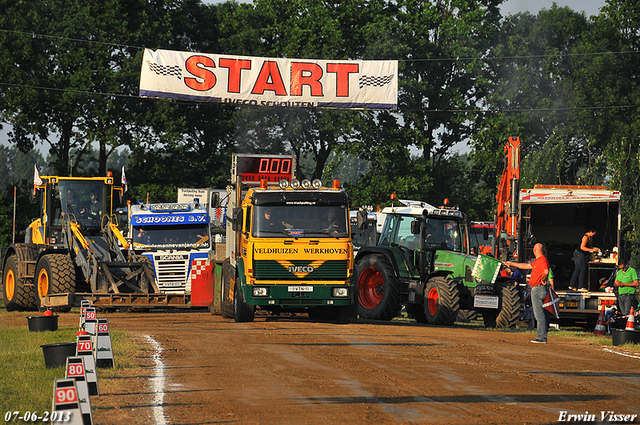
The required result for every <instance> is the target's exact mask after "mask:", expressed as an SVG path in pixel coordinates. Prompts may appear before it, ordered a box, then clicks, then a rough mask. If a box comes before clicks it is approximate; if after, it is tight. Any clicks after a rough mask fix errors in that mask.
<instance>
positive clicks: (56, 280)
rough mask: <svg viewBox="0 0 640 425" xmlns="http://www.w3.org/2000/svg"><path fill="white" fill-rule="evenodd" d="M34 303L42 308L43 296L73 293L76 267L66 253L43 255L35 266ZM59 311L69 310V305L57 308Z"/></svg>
mask: <svg viewBox="0 0 640 425" xmlns="http://www.w3.org/2000/svg"><path fill="white" fill-rule="evenodd" d="M35 283H36V304H37V307H38V308H44V306H43V305H42V302H43V300H44V297H45V296H47V295H50V294H63V293H71V294H73V293H75V289H76V288H75V285H76V269H75V267H74V265H73V262H72V261H71V258H70V257H69V256H68V255H66V254H47V255H43V256H42V257H41V258H40V260H39V261H38V265H37V267H36V276H35ZM58 310H61V311H69V310H71V306H68V307H63V308H59V309H58Z"/></svg>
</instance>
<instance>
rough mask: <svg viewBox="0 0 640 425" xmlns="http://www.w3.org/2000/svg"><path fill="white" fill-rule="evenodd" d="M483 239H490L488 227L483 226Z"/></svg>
mask: <svg viewBox="0 0 640 425" xmlns="http://www.w3.org/2000/svg"><path fill="white" fill-rule="evenodd" d="M482 239H484V240H485V241H486V240H487V239H489V228H488V227H483V228H482Z"/></svg>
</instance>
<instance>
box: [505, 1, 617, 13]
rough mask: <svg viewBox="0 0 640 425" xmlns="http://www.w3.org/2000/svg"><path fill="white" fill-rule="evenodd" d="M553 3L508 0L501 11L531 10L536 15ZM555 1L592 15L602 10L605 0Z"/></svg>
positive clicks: (561, 5)
mask: <svg viewBox="0 0 640 425" xmlns="http://www.w3.org/2000/svg"><path fill="white" fill-rule="evenodd" d="M553 3H554V2H553V0H507V1H506V2H504V3H503V4H502V7H501V12H502V14H503V15H508V14H515V13H518V12H524V11H529V12H531V13H532V14H534V15H535V14H537V13H538V12H539V11H540V10H541V9H550V8H551V5H552V4H553ZM555 3H556V4H557V5H558V6H560V7H563V6H568V7H569V8H570V9H571V10H575V11H579V12H580V11H584V12H585V15H587V16H591V15H597V14H598V13H599V12H600V8H601V7H602V6H604V4H605V0H556V1H555Z"/></svg>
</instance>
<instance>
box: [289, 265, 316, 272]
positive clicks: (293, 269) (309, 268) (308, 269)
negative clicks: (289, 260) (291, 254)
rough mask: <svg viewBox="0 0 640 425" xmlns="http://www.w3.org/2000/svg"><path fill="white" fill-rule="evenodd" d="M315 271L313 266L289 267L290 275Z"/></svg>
mask: <svg viewBox="0 0 640 425" xmlns="http://www.w3.org/2000/svg"><path fill="white" fill-rule="evenodd" d="M314 270H315V269H314V268H313V267H312V266H289V273H312V272H313V271H314Z"/></svg>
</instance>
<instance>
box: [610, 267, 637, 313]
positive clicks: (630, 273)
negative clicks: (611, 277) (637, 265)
mask: <svg viewBox="0 0 640 425" xmlns="http://www.w3.org/2000/svg"><path fill="white" fill-rule="evenodd" d="M614 286H616V287H618V305H619V306H620V312H621V313H622V315H623V316H626V315H628V314H629V311H631V307H635V306H637V305H638V301H637V300H636V295H635V294H636V288H637V287H638V273H637V272H636V269H634V268H633V267H629V261H628V260H625V259H621V260H620V263H619V264H618V273H617V274H616V281H615V282H614Z"/></svg>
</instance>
